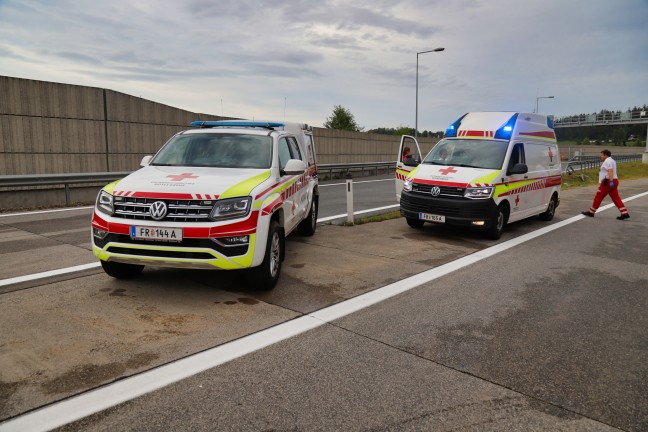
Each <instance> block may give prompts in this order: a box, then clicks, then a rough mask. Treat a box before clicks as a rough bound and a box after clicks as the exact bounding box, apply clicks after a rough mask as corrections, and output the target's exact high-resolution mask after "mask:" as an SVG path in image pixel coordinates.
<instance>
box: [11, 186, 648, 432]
mask: <svg viewBox="0 0 648 432" xmlns="http://www.w3.org/2000/svg"><path fill="white" fill-rule="evenodd" d="M645 195H648V192H645V193H642V194H639V195H635V196H633V197H630V198H626V199H625V201H631V200H633V199H636V198H640V197H643V196H645ZM612 206H613V204H609V205H606V206H604V207H601V208H600V210H606V209H608V208H610V207H612ZM585 217H586V216H583V215H577V216H573V217H571V218H569V219H566V220H564V221H561V222H558V223H555V224H552V225H549V226H547V227H544V228H542V229H539V230H537V231H533V232H530V233H527V234H524V235H522V236H520V237H516V238H514V239H511V240H508V241H506V242H503V243H499V244H497V245H495V246H492V247H489V248H487V249H484V250H481V251H478V252H475V253H473V254H471V255H468V256H465V257H463V258H460V259H458V260H455V261H452V262H449V263H447V264H444V265H441V266H439V267H436V268H433V269H430V270H427V271H424V272H422V273H419V274H417V275H414V276H411V277H408V278H406V279H403V280H400V281H398V282H395V283H393V284H390V285H387V286H384V287H382V288H378V289H376V290H374V291H370V292H368V293H366V294H362V295H360V296H358V297H354V298H352V299H349V300H346V301H344V302H341V303H338V304H335V305H333V306H329V307H326V308H324V309H320V310H319V311H316V312H313V313H311V314H308V315H304V316H302V317H299V318H295V319H293V320H290V321H287V322H284V323H282V324H279V325H276V326H274V327H271V328H268V329H266V330H262V331H260V332H258V333H254V334H251V335H248V336H245V337H242V338H240V339H237V340H234V341H231V342H228V343H226V344H223V345H220V346H218V347H215V348H212V349H208V350H206V351H203V352H201V353H197V354H194V355H191V356H188V357H185V358H183V359H180V360H177V361H174V362H172V363H169V364H166V365H163V366H160V367H157V368H155V369H151V370H149V371H146V372H142V373H140V374H137V375H134V376H132V377H130V378H125V379H122V380H119V381H117V382H115V383H113V384H108V385H105V386H103V387H100V388H97V389H94V390H90V391H88V392H86V393H83V394H81V395H78V396H74V397H71V398H69V399H65V400H63V401H60V402H56V403H54V404H52V405H49V406H47V407H44V408H41V409H37V410H35V411H33V412H30V413H29V414H24V415H22V416H18V417H16V418H14V419H11V420H8V421H6V422H4V423H0V431H2V432H10V431H11V432H13V431H21V432H22V431H46V430H50V429H54V428H57V427H60V426H63V425H65V424H68V423H71V422H74V421H76V420H79V419H82V418H84V417H87V416H89V415H91V414H94V413H97V412H100V411H103V410H106V409H108V408H110V407H113V406H116V405H118V404H120V403H123V402H126V401H129V400H132V399H134V398H136V397H139V396H142V395H144V394H147V393H150V392H152V391H155V390H158V389H160V388H162V387H165V386H167V385H170V384H172V383H175V382H177V381H180V380H182V379H186V378H189V377H191V376H194V375H196V374H198V373H200V372H203V371H205V370H208V369H211V368H214V367H216V366H219V365H222V364H224V363H227V362H229V361H232V360H235V359H237V358H240V357H242V356H244V355H247V354H250V353H252V352H254V351H257V350H260V349H262V348H265V347H268V346H270V345H273V344H275V343H278V342H281V341H284V340H286V339H289V338H291V337H293V336H297V335H299V334H302V333H305V332H307V331H309V330H312V329H314V328H316V327H319V326H321V325H323V324H324V323H328V322H332V321H334V320H336V319H340V318H343V317H345V316H347V315H350V314H352V313H354V312H358V311H360V310H362V309H364V308H367V307H369V306H372V305H374V304H377V303H379V302H381V301H384V300H386V299H389V298H391V297H394V296H396V295H398V294H401V293H403V292H406V291H408V290H411V289H412V288H415V287H418V286H420V285H422V284H425V283H428V282H431V281H433V280H435V279H438V278H440V277H442V276H445V275H447V274H450V273H452V272H454V271H457V270H459V269H461V268H464V267H466V266H469V265H472V264H475V263H476V262H478V261H481V260H483V259H486V258H489V257H492V256H494V255H496V254H498V253H500V252H503V251H505V250H508V249H511V248H513V247H515V246H518V245H520V244H522V243H525V242H527V241H529V240H532V239H534V238H536V237H539V236H542V235H544V234H547V233H549V232H551V231H554V230H557V229H560V228H562V227H564V226H567V225H569V224H572V223H574V222H576V221H579V220H581V219H584V218H585Z"/></svg>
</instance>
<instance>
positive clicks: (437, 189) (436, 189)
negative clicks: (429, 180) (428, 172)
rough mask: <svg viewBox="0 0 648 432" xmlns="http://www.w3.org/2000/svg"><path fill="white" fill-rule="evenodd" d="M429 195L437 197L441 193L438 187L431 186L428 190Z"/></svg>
mask: <svg viewBox="0 0 648 432" xmlns="http://www.w3.org/2000/svg"><path fill="white" fill-rule="evenodd" d="M430 193H431V194H432V196H439V194H440V193H441V188H440V187H439V186H433V187H432V189H430Z"/></svg>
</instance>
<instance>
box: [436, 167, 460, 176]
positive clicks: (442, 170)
mask: <svg viewBox="0 0 648 432" xmlns="http://www.w3.org/2000/svg"><path fill="white" fill-rule="evenodd" d="M439 172H440V173H441V174H443V175H448V174H450V173H456V172H457V170H456V169H454V168H453V167H448V168H444V169H440V170H439Z"/></svg>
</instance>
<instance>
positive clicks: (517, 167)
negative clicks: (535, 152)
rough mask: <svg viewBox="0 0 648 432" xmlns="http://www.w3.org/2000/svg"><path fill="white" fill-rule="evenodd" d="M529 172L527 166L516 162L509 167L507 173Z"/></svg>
mask: <svg viewBox="0 0 648 432" xmlns="http://www.w3.org/2000/svg"><path fill="white" fill-rule="evenodd" d="M527 172H529V167H527V166H526V164H523V163H516V164H515V165H513V168H511V169H509V170H508V172H507V174H526V173H527Z"/></svg>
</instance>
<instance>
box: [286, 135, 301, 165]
mask: <svg viewBox="0 0 648 432" xmlns="http://www.w3.org/2000/svg"><path fill="white" fill-rule="evenodd" d="M288 145H289V146H290V153H292V158H293V159H299V160H303V158H302V155H301V151H299V145H297V140H295V138H293V137H288Z"/></svg>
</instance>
